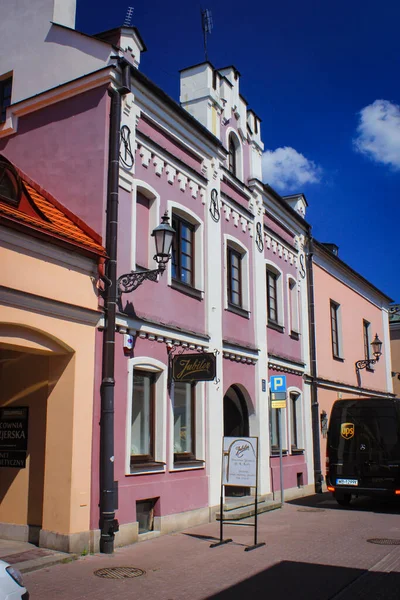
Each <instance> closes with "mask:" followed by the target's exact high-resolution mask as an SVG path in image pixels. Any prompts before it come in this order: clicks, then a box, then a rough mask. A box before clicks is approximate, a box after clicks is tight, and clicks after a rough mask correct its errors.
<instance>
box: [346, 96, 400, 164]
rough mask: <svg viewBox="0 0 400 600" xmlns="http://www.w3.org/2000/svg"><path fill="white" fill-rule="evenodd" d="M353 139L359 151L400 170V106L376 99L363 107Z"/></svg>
mask: <svg viewBox="0 0 400 600" xmlns="http://www.w3.org/2000/svg"><path fill="white" fill-rule="evenodd" d="M359 117H360V122H359V125H358V127H357V137H356V138H355V139H354V140H353V143H354V147H355V149H356V150H357V152H361V153H362V154H365V155H366V156H368V158H370V159H371V160H374V161H376V162H379V163H382V164H384V165H389V166H391V167H392V168H393V169H395V170H400V106H399V105H398V104H393V103H392V102H389V101H388V100H375V102H373V103H372V104H369V105H368V106H366V107H365V108H363V109H362V110H361V111H360V113H359Z"/></svg>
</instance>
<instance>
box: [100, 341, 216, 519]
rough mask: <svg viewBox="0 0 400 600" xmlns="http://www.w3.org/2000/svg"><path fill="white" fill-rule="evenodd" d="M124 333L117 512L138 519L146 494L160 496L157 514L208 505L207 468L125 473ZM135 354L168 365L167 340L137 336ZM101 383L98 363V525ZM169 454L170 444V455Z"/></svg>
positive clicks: (119, 358) (118, 362)
mask: <svg viewBox="0 0 400 600" xmlns="http://www.w3.org/2000/svg"><path fill="white" fill-rule="evenodd" d="M101 343H102V342H101V334H99V335H98V340H97V350H100V349H101ZM122 344H123V336H122V335H118V334H117V336H116V354H115V382H116V384H115V417H114V435H115V463H114V476H115V480H116V481H118V482H119V508H118V511H117V513H116V515H117V518H118V520H119V522H120V523H121V524H123V523H131V522H134V521H135V520H136V501H137V500H145V499H147V498H160V501H159V502H158V504H157V507H156V513H157V516H164V515H170V514H175V513H179V512H183V511H187V510H194V509H198V508H203V507H206V506H207V505H208V477H207V474H206V470H205V468H204V469H196V470H185V471H179V472H178V471H175V472H172V471H169V468H171V467H172V465H170V464H167V466H166V470H165V472H163V473H154V474H146V475H126V473H125V459H126V456H125V453H126V416H127V402H128V396H127V394H128V361H129V358H127V357H126V356H124V353H123V345H122ZM133 356H135V357H144V358H145V357H151V358H154V359H156V360H158V361H160V362H162V363H164V365H165V368H167V350H166V346H165V344H161V343H158V342H151V341H149V340H143V339H140V338H137V339H136V343H135V348H134V352H133ZM100 383H101V367H100V366H99V365H97V371H96V383H95V397H96V402H95V410H94V417H93V471H92V504H91V506H92V510H91V527H92V528H96V527H98V521H99V508H98V503H99V477H98V472H99V443H100V441H99V434H100V429H99V421H100V394H99V390H100ZM164 400H165V402H166V403H167V424H166V427H167V444H168V440H169V435H168V432H169V430H170V422H169V416H170V410H169V409H170V402H171V400H170V398H169V396H167V397H166V398H165V399H164ZM168 455H169V452H168V448H167V456H168Z"/></svg>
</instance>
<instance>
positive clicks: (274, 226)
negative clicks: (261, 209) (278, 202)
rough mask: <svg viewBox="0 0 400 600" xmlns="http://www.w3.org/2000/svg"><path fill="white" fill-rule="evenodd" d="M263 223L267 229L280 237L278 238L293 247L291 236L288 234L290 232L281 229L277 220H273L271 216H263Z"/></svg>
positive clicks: (284, 228) (283, 228)
mask: <svg viewBox="0 0 400 600" xmlns="http://www.w3.org/2000/svg"><path fill="white" fill-rule="evenodd" d="M263 221H264V225H266V226H267V227H268V228H269V229H271V230H272V231H274V232H275V233H277V234H278V235H280V237H281V238H283V239H284V240H285V241H286V242H287V243H288V244H291V245H292V246H293V244H294V239H293V234H292V233H290V231H288V230H287V229H286V227H283V226H282V225H281V224H280V223H279V222H278V220H277V219H275V218H273V217H272V216H271V215H264V218H263Z"/></svg>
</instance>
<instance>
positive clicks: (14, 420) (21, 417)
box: [0, 406, 29, 469]
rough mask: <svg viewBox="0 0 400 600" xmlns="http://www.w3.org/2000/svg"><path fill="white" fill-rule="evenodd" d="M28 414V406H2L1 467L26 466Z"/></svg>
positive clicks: (0, 414) (0, 431) (0, 415)
mask: <svg viewBox="0 0 400 600" xmlns="http://www.w3.org/2000/svg"><path fill="white" fill-rule="evenodd" d="M28 416H29V409H28V407H27V406H10V407H7V406H6V407H2V408H0V467H14V468H17V469H24V468H25V466H26V465H25V463H26V451H27V448H28Z"/></svg>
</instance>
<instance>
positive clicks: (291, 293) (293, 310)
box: [286, 275, 300, 334]
mask: <svg viewBox="0 0 400 600" xmlns="http://www.w3.org/2000/svg"><path fill="white" fill-rule="evenodd" d="M291 283H294V288H293V289H290V284H291ZM286 289H287V294H288V303H287V304H288V307H287V316H288V333H289V334H290V333H291V332H292V331H294V332H295V333H300V312H299V304H300V303H299V286H298V283H297V281H296V279H295V278H294V277H293V275H287V284H286ZM293 300H294V302H293ZM293 314H294V315H295V317H294V318H293Z"/></svg>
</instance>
